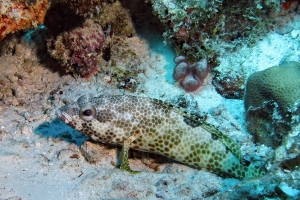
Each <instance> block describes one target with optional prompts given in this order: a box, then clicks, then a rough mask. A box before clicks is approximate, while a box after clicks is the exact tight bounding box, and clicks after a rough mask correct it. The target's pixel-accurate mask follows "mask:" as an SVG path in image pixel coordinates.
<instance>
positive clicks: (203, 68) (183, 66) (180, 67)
mask: <svg viewBox="0 0 300 200" xmlns="http://www.w3.org/2000/svg"><path fill="white" fill-rule="evenodd" d="M174 61H175V63H176V67H175V69H174V74H173V78H174V79H175V80H176V81H179V83H180V85H181V87H182V88H183V89H184V90H185V91H187V92H194V91H196V90H197V89H199V88H200V87H201V85H202V84H203V81H204V79H205V77H206V76H207V74H208V67H207V60H206V59H201V60H200V61H199V62H196V63H192V64H189V63H188V62H187V60H186V58H185V57H184V56H177V57H176V58H175V59H174Z"/></svg>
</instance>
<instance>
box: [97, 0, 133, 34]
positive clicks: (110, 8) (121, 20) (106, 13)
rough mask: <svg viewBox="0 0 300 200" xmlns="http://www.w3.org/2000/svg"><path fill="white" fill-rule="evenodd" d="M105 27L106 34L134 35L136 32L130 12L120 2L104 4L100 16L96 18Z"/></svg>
mask: <svg viewBox="0 0 300 200" xmlns="http://www.w3.org/2000/svg"><path fill="white" fill-rule="evenodd" d="M95 21H96V22H98V23H99V24H100V25H101V26H102V27H103V29H104V28H106V29H104V30H105V31H107V30H109V31H107V33H106V35H107V36H108V35H113V34H114V35H117V36H126V37H128V36H133V35H134V34H135V31H134V28H133V24H132V21H131V17H130V12H129V11H128V10H127V9H125V8H124V7H123V6H122V4H121V3H120V2H118V1H117V2H115V3H112V4H106V5H104V6H103V9H102V12H101V14H100V15H99V17H96V18H95Z"/></svg>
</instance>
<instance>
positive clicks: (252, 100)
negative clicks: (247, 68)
mask: <svg viewBox="0 0 300 200" xmlns="http://www.w3.org/2000/svg"><path fill="white" fill-rule="evenodd" d="M298 99H300V63H298V62H289V63H286V64H284V65H281V66H274V67H270V68H268V69H266V70H263V71H260V72H255V73H253V74H252V75H251V76H250V77H249V78H248V80H247V84H246V92H245V96H244V100H245V108H246V110H247V109H248V108H249V107H250V106H253V107H259V106H262V105H263V102H264V101H269V100H274V101H276V102H277V103H278V104H279V106H280V107H281V108H282V109H284V110H285V109H286V108H287V107H288V106H291V105H292V104H294V103H295V102H296V101H297V100H298Z"/></svg>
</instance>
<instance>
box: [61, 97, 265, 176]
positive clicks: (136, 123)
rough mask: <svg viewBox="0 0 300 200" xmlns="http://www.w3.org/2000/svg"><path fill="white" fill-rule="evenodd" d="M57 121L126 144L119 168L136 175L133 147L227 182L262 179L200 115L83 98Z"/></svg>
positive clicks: (153, 102)
mask: <svg viewBox="0 0 300 200" xmlns="http://www.w3.org/2000/svg"><path fill="white" fill-rule="evenodd" d="M56 113H57V115H58V117H59V118H60V119H61V120H62V121H64V122H65V123H66V124H68V125H69V126H71V127H73V128H74V129H76V130H78V131H80V132H81V133H83V134H84V135H86V136H88V137H89V138H91V139H92V140H94V141H97V142H101V143H106V144H119V145H122V152H121V156H120V157H121V165H120V168H121V169H123V170H126V171H129V172H131V173H135V171H133V170H131V169H130V166H129V162H128V151H129V149H130V148H133V149H136V150H140V151H146V152H151V153H156V154H160V155H163V156H166V157H169V158H171V159H174V160H177V161H179V162H181V163H184V164H186V165H189V166H192V167H195V168H198V169H203V168H204V169H206V170H208V171H211V172H213V173H216V174H218V175H221V176H223V177H234V178H238V179H245V178H252V177H257V176H260V175H261V174H262V172H261V171H260V170H259V169H258V168H257V167H255V166H254V165H252V164H250V165H248V166H246V165H244V164H243V162H242V156H241V151H240V148H239V146H238V145H237V144H236V142H234V141H233V140H232V139H231V138H229V137H228V136H226V135H224V134H223V133H222V132H220V131H219V130H218V129H216V128H214V127H213V126H211V125H208V124H207V123H205V122H204V121H203V120H200V119H199V118H198V117H197V116H195V115H192V114H189V113H187V112H185V111H182V110H180V109H179V108H177V107H176V106H173V105H171V104H169V103H166V102H163V101H161V100H157V99H151V98H145V97H136V96H127V95H120V96H100V97H91V96H88V95H84V96H82V97H80V98H79V99H78V100H77V102H75V103H72V104H69V105H66V106H64V107H61V108H60V109H58V110H57V112H56Z"/></svg>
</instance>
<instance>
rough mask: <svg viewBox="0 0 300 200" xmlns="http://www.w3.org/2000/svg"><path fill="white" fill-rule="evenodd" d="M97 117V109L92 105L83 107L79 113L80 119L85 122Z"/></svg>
mask: <svg viewBox="0 0 300 200" xmlns="http://www.w3.org/2000/svg"><path fill="white" fill-rule="evenodd" d="M95 115H96V109H95V108H94V106H92V105H86V106H83V107H82V108H81V109H80V111H79V117H80V118H81V119H83V120H84V121H90V120H92V119H94V117H95Z"/></svg>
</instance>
